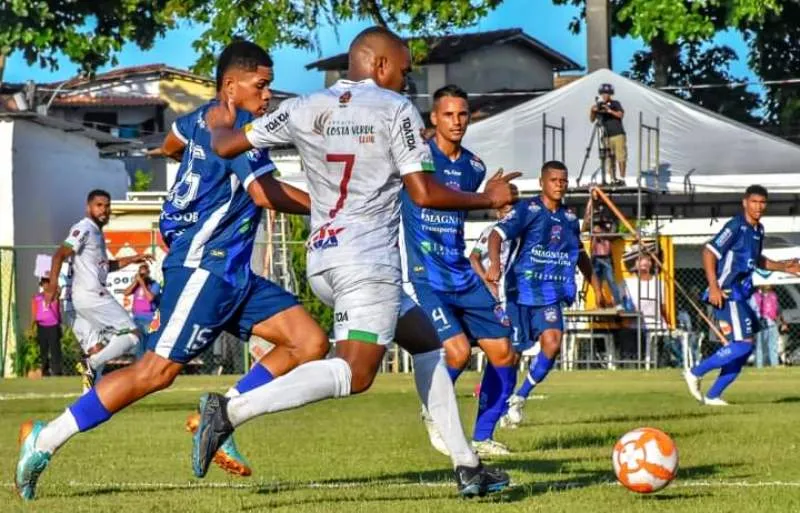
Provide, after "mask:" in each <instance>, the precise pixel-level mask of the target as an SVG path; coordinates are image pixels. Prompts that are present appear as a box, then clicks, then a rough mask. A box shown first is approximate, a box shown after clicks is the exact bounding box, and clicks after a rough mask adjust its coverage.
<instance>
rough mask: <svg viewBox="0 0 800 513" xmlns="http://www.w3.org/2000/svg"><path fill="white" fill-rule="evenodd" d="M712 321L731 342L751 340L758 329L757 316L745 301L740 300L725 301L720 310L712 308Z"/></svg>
mask: <svg viewBox="0 0 800 513" xmlns="http://www.w3.org/2000/svg"><path fill="white" fill-rule="evenodd" d="M714 319H715V320H716V321H717V324H718V325H719V329H720V331H721V332H722V334H723V335H725V338H727V339H728V340H729V341H731V342H733V341H734V340H740V341H741V340H752V338H753V336H754V335H755V334H756V333H757V332H758V330H759V328H760V326H759V323H758V316H757V315H756V313H755V312H754V311H753V309H752V308H751V307H750V305H749V304H748V303H747V301H742V300H732V299H726V300H725V303H724V304H723V305H722V308H714Z"/></svg>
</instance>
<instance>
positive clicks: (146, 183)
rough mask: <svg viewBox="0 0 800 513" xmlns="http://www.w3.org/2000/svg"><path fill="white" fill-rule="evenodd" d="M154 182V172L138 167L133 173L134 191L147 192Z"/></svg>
mask: <svg viewBox="0 0 800 513" xmlns="http://www.w3.org/2000/svg"><path fill="white" fill-rule="evenodd" d="M152 183H153V173H151V172H149V171H145V170H143V169H137V170H136V172H135V173H134V174H133V184H132V185H131V190H132V191H134V192H145V191H149V190H150V184H152Z"/></svg>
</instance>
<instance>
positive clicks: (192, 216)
mask: <svg viewBox="0 0 800 513" xmlns="http://www.w3.org/2000/svg"><path fill="white" fill-rule="evenodd" d="M199 218H200V215H199V214H198V213H197V212H175V213H174V214H168V213H167V212H161V219H163V220H166V221H177V222H180V223H196V222H197V220H198V219H199Z"/></svg>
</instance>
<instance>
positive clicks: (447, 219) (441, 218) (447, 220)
mask: <svg viewBox="0 0 800 513" xmlns="http://www.w3.org/2000/svg"><path fill="white" fill-rule="evenodd" d="M419 217H420V220H422V221H423V222H425V223H432V224H450V225H452V224H459V223H460V222H461V218H460V217H459V216H458V215H455V214H440V213H436V214H433V213H431V211H430V209H427V208H425V209H422V212H420V214H419Z"/></svg>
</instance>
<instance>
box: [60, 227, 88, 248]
mask: <svg viewBox="0 0 800 513" xmlns="http://www.w3.org/2000/svg"><path fill="white" fill-rule="evenodd" d="M87 240H89V230H88V228H87V227H85V226H83V224H82V223H78V224H75V225H73V226H72V228H70V229H69V235H67V238H66V239H64V245H65V246H69V247H70V248H72V251H74V252H76V253H77V252H78V251H80V250H81V249H82V248H83V245H84V244H86V241H87Z"/></svg>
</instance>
